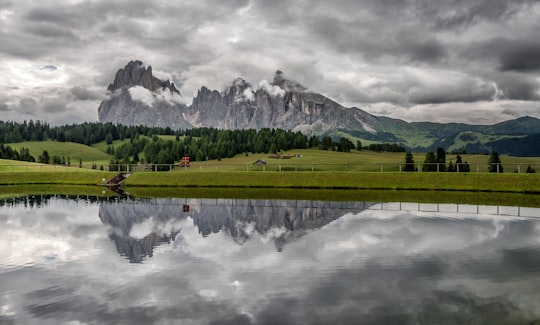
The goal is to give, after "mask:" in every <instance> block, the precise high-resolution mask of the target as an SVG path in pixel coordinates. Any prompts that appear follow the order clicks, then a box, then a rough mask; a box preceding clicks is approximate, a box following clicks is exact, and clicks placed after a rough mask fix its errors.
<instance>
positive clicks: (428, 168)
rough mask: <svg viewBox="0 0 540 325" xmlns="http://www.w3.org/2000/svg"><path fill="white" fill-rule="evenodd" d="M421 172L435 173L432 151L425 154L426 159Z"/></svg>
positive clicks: (435, 167) (434, 158) (435, 166)
mask: <svg viewBox="0 0 540 325" xmlns="http://www.w3.org/2000/svg"><path fill="white" fill-rule="evenodd" d="M422 171H424V172H433V171H437V164H436V157H435V153H434V152H433V151H429V152H428V153H426V159H425V160H424V165H423V166H422Z"/></svg>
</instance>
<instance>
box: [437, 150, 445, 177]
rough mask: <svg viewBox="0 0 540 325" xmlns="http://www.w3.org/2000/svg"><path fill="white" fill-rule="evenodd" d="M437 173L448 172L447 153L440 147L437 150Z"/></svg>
mask: <svg viewBox="0 0 540 325" xmlns="http://www.w3.org/2000/svg"><path fill="white" fill-rule="evenodd" d="M436 160H437V169H436V170H437V171H440V172H444V171H445V170H446V151H445V150H444V149H443V148H441V147H439V148H437V157H436Z"/></svg>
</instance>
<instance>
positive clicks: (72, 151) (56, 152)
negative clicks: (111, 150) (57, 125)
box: [7, 141, 112, 165]
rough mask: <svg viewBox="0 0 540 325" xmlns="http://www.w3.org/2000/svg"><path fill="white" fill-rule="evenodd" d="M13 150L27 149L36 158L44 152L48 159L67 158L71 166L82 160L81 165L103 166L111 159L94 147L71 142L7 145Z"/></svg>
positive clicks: (103, 151)
mask: <svg viewBox="0 0 540 325" xmlns="http://www.w3.org/2000/svg"><path fill="white" fill-rule="evenodd" d="M7 145H8V146H11V147H12V148H13V149H17V150H20V149H21V148H23V147H24V148H27V149H28V150H29V151H30V154H31V155H32V156H34V158H36V160H37V158H38V157H39V156H40V155H41V154H42V153H43V151H44V150H46V151H47V152H48V153H49V157H51V158H52V157H53V156H58V157H65V158H66V160H67V158H68V157H69V158H70V160H71V164H72V165H78V164H79V160H80V159H82V162H83V164H91V163H95V164H98V165H104V164H107V163H108V162H109V160H110V159H111V158H112V156H111V155H109V154H107V153H106V152H105V150H106V147H105V149H104V150H100V149H98V148H95V147H89V146H86V145H84V144H79V143H73V142H57V141H26V142H17V143H8V144H7Z"/></svg>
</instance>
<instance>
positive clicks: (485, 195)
mask: <svg viewBox="0 0 540 325" xmlns="http://www.w3.org/2000/svg"><path fill="white" fill-rule="evenodd" d="M129 194H130V195H133V196H135V197H138V198H155V197H160V198H207V199H214V198H215V199H223V198H230V199H267V200H279V199H286V200H310V201H350V202H358V201H360V202H417V203H453V204H475V205H477V204H479V205H503V206H522V207H540V200H539V199H538V196H537V195H530V194H521V193H502V192H501V193H499V192H471V191H467V192H465V191H407V190H400V191H397V190H380V191H379V190H329V189H302V190H298V189H289V188H279V189H276V188H272V189H268V188H249V189H246V188H186V187H174V188H164V187H130V188H129Z"/></svg>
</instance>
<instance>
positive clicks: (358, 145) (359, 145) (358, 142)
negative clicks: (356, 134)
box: [356, 140, 362, 151]
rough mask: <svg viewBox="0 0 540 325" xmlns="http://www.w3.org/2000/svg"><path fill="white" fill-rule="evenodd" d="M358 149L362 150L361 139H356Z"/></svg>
mask: <svg viewBox="0 0 540 325" xmlns="http://www.w3.org/2000/svg"><path fill="white" fill-rule="evenodd" d="M356 150H358V151H362V142H361V141H360V140H356Z"/></svg>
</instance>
